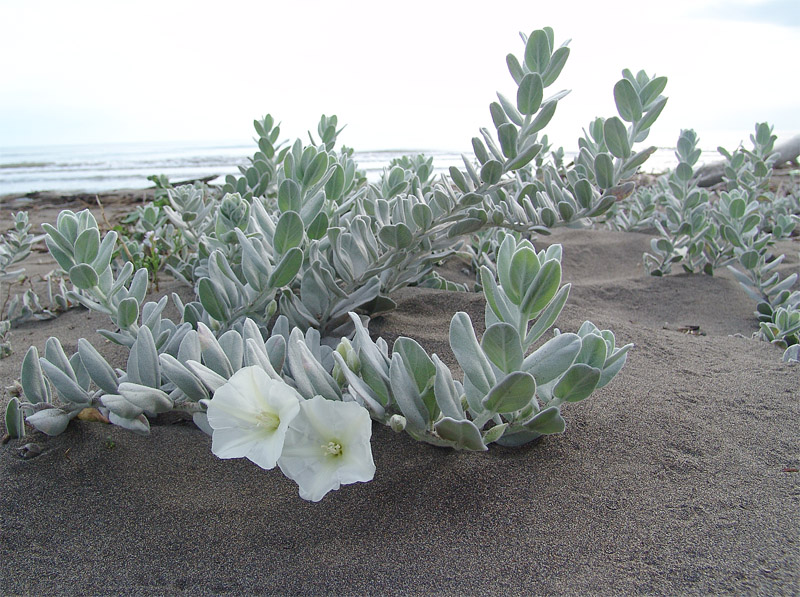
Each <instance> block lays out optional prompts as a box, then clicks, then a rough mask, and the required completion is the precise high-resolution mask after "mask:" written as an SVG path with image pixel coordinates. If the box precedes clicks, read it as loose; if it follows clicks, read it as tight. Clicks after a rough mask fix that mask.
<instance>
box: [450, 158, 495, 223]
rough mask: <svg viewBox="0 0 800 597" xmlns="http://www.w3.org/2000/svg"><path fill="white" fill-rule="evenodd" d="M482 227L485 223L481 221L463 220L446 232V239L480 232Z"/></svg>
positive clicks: (475, 219)
mask: <svg viewBox="0 0 800 597" xmlns="http://www.w3.org/2000/svg"><path fill="white" fill-rule="evenodd" d="M487 163H488V162H487ZM484 225H485V222H484V221H483V220H479V219H478V218H464V219H463V220H459V221H458V222H456V223H455V224H454V225H453V226H451V227H450V229H449V230H448V231H447V237H448V238H456V237H457V236H463V235H465V234H470V233H472V232H476V231H478V230H480V229H481V228H483V226H484Z"/></svg>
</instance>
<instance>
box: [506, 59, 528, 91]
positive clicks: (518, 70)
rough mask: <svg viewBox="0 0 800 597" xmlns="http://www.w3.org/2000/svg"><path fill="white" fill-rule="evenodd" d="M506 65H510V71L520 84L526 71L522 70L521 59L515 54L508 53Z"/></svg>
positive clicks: (515, 80)
mask: <svg viewBox="0 0 800 597" xmlns="http://www.w3.org/2000/svg"><path fill="white" fill-rule="evenodd" d="M506 65H507V66H508V72H510V73H511V77H512V78H513V79H514V82H515V83H516V84H517V85H519V82H520V81H522V77H523V76H525V71H523V70H522V65H520V63H519V60H517V57H516V56H514V54H508V55H506Z"/></svg>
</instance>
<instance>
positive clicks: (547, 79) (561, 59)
mask: <svg viewBox="0 0 800 597" xmlns="http://www.w3.org/2000/svg"><path fill="white" fill-rule="evenodd" d="M569 51H570V50H569V48H568V47H566V45H562V46H561V47H560V48H558V49H557V50H556V51H555V52H553V55H552V56H551V57H550V63H549V64H548V65H547V68H546V69H545V71H544V72H543V73H542V81H543V83H544V86H545V87H549V86H550V85H552V84H553V83H555V82H556V79H557V78H558V76H559V75H560V74H561V70H562V69H563V68H564V65H565V64H566V63H567V58H569Z"/></svg>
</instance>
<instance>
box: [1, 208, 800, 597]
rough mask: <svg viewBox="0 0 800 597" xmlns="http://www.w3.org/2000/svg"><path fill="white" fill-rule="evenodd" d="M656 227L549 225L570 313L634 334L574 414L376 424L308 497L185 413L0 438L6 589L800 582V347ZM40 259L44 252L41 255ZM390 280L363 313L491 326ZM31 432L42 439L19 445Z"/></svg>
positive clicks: (778, 586)
mask: <svg viewBox="0 0 800 597" xmlns="http://www.w3.org/2000/svg"><path fill="white" fill-rule="evenodd" d="M61 207H64V206H63V205H52V206H49V207H46V208H45V207H42V208H40V209H38V210H37V213H36V218H37V220H40V221H54V220H55V217H56V215H57V213H58V209H60V208H61ZM69 207H70V208H72V209H80V208H81V206H80V205H70V206H69ZM17 209H18V208H17ZM121 209H122V211H124V208H121ZM128 209H129V208H128ZM32 217H33V216H32ZM649 238H650V237H649V236H648V235H645V234H634V233H618V232H609V231H603V230H559V231H556V232H555V233H554V234H553V236H552V237H549V238H540V239H538V240H536V241H535V244H536V246H537V248H540V247H544V246H545V245H547V244H550V243H552V242H560V243H562V245H563V248H564V259H563V269H564V279H565V281H569V282H571V283H572V284H573V287H572V291H571V294H570V299H569V301H568V303H567V306H566V308H565V309H564V312H563V313H562V315H561V317H560V319H559V321H558V322H557V324H556V325H557V327H559V328H560V329H561V330H563V331H575V330H577V328H578V327H579V326H580V324H581V323H582V322H583V321H584V320H586V319H589V320H591V321H593V322H594V323H595V324H597V325H598V326H600V327H601V328H608V329H611V330H613V331H614V333H615V334H616V336H617V341H618V343H619V344H622V343H626V342H634V343H635V344H636V347H635V348H634V349H633V350H632V351H631V352H630V356H629V359H628V362H627V364H626V366H625V368H624V369H623V370H622V372H621V373H620V374H619V375H618V376H617V378H615V379H614V380H613V381H612V382H611V383H610V384H609V385H608V386H607V387H605V388H604V389H602V390H601V391H599V392H597V393H595V394H594V395H593V396H591V397H590V398H589V399H587V400H586V401H584V402H582V403H579V404H574V405H572V404H570V405H568V406H567V407H566V408H565V409H564V416H565V418H566V420H567V430H566V433H564V434H563V435H558V436H549V437H546V438H544V439H543V440H542V441H540V442H538V443H535V444H534V445H529V446H527V447H523V448H521V449H511V448H502V447H498V446H494V447H492V448H491V449H490V450H489V451H488V452H485V453H480V454H476V453H459V452H455V451H452V450H445V449H440V448H435V447H431V446H429V445H426V444H419V443H417V442H415V441H413V440H412V439H411V438H409V437H408V436H406V435H403V434H399V435H398V434H395V433H393V432H392V431H390V430H389V429H388V428H384V427H381V426H378V425H374V428H373V439H372V449H373V453H374V458H375V464H376V466H377V472H376V474H375V479H374V481H372V482H370V483H366V484H355V485H348V486H345V487H343V488H342V489H341V490H339V491H335V492H332V493H330V494H328V496H326V497H325V499H324V500H322V501H321V502H320V503H317V504H313V503H308V502H305V501H303V500H302V499H300V498H299V497H298V495H297V486H296V485H295V484H294V483H293V482H291V481H290V480H288V479H286V478H285V477H283V476H282V475H281V474H280V472H278V471H277V470H275V471H263V470H261V469H259V468H258V467H256V466H255V465H253V464H252V463H250V462H249V461H246V460H235V461H232V460H226V461H224V460H219V459H217V458H216V457H215V456H214V455H213V454H212V453H211V451H210V445H211V440H210V438H209V437H207V436H206V435H204V434H203V433H202V432H201V431H200V430H198V429H197V428H196V427H195V426H194V425H193V424H192V423H191V421H187V420H185V419H183V418H182V417H180V416H177V415H172V416H161V417H159V418H158V419H156V420H155V421H154V422H153V426H152V432H151V434H150V436H149V437H140V436H137V435H134V434H132V433H130V432H128V431H125V430H124V429H120V428H118V427H112V426H108V425H104V424H102V423H86V422H73V423H71V424H70V426H69V428H68V430H67V431H66V432H65V433H64V434H63V435H61V436H58V437H55V438H47V437H45V436H43V435H41V434H39V433H35V432H30V433H29V435H28V437H27V438H26V439H25V440H19V441H18V440H12V441H10V442H8V443H7V444H5V445H3V446H2V447H0V593H2V594H3V595H43V594H57V595H60V594H80V595H226V594H229V595H249V594H303V595H319V594H331V595H351V594H374V595H386V594H397V595H432V594H434V595H438V594H443V595H492V596H495V595H545V594H555V595H562V594H566V595H569V594H571V595H595V594H597V595H621V594H626V595H627V594H635V595H641V594H657V595H680V594H733V595H747V594H754V595H755V594H758V595H795V594H798V593H800V532H799V529H800V473H797V472H793V471H796V470H797V468H798V467H799V466H800V445H799V444H798V437H799V436H798V420H799V419H798V415H799V414H800V400H798V380H800V368H798V366H797V365H792V364H785V363H783V362H781V354H782V351H781V350H780V349H779V348H777V347H775V346H771V345H769V344H767V343H765V342H761V341H757V340H754V339H751V335H752V332H753V331H754V330H755V329H756V320H755V318H754V316H753V310H754V308H755V305H754V303H753V301H752V300H751V299H750V298H749V297H748V296H747V295H746V294H745V292H744V290H743V289H741V288H740V287H739V285H738V284H737V283H736V282H735V281H734V280H733V279H732V278H731V277H730V276H729V275H727V274H726V273H723V272H720V274H719V275H718V276H714V277H708V276H704V275H695V276H690V275H685V274H680V275H672V276H669V277H666V278H651V277H649V276H647V275H645V272H644V269H643V267H642V264H641V256H642V252H643V251H644V250H646V249H647V247H648V245H649ZM780 249H781V250H783V251H784V252H786V253H787V260H786V263H785V265H784V266H783V267H784V275H785V274H786V273H787V272H789V271H796V270H797V267H798V259H797V249H798V246H797V244H796V243H791V242H787V243H784V244H783V245H781V247H780ZM47 258H48V256H47V255H46V254H37V255H35V256H34V257H33V258H32V259H33V260H39V261H42V263H40V264H38V267H40V268H42V269H46V268H47ZM174 288H175V287H174V285H170V284H166V285H165V286H164V287H162V291H163V290H170V289H174ZM395 299H396V300H397V302H398V309H397V311H395V312H392V313H390V314H388V315H386V316H383V317H380V318H377V319H376V320H374V321H373V322H372V324H371V326H370V328H371V331H372V332H373V333H374V334H376V335H382V336H383V337H384V338H385V339H386V340H387V341H389V342H390V344H391V342H392V341H393V340H394V339H395V338H396V337H397V336H399V335H405V336H410V337H412V338H415V339H417V340H418V341H419V342H420V343H421V344H422V345H423V346H424V347H425V348H426V349H428V350H429V351H434V352H436V353H438V354H439V355H440V357H442V359H443V360H444V361H445V362H446V363H448V364H449V365H451V366H453V367H454V370H457V365H456V364H455V361H454V359H453V356H452V354H451V353H450V350H449V345H448V342H447V334H448V327H449V322H450V318H451V316H452V315H453V313H455V312H456V311H459V310H462V311H466V312H468V313H469V314H470V316H471V317H472V319H473V321H474V322H475V323H476V326H477V327H478V329H479V332H480V331H482V329H483V307H484V304H483V299H482V296H481V295H478V294H470V293H448V292H443V291H433V290H426V289H405V290H403V291H401V292H399V293H397V295H396V296H395ZM107 325H108V321H107V318H106V317H105V316H102V315H98V314H94V313H89V312H87V311H84V310H72V311H69V312H67V313H65V314H63V315H62V316H60V317H59V318H57V319H55V320H52V321H47V322H42V323H31V324H25V325H23V326H22V327H20V328H18V329H15V330H14V331H13V338H12V344H13V347H14V349H15V353H14V354H13V355H12V356H11V357H9V358H7V359H4V360H2V361H0V383H2V387H6V386H9V385H11V384H12V383H13V381H14V379H15V378H16V377H18V375H19V367H20V362H21V359H22V357H23V356H24V353H25V351H26V350H27V348H28V346H30V345H36V346H37V347H39V348H40V349H41V348H42V347H43V346H44V342H45V340H46V339H47V338H48V337H49V336H53V335H54V336H58V337H59V338H60V340H61V341H62V343H63V344H64V346H65V348H66V350H67V352H68V353H69V354H71V352H72V351H74V350H75V345H76V342H77V339H78V338H80V337H86V338H88V339H90V340H92V342H93V343H94V344H95V345H96V346H98V347H99V348H100V349H101V351H102V352H103V353H104V354H105V355H107V356H108V358H109V359H113V358H117V359H118V360H117V362H116V364H117V365H121V364H122V362H121V361H119V358H120V357H121V356H122V354H123V353H122V352H121V351H120V350H119V349H116V350H115V347H114V346H112V345H109V344H107V343H105V342H103V341H102V339H101V338H100V337H99V336H98V335H97V334H96V333H95V330H96V329H97V328H98V327H105V326H107ZM686 325H694V326H699V330H700V332H702V333H704V334H705V335H689V334H686V333H683V332H681V331H679V328H681V326H686ZM6 400H7V394H6V395H5V397H4V398H3V400H2V403H3V406H4V404H5V401H6ZM26 442H35V443H37V444H39V445H40V446H41V447H42V449H43V453H42V454H41V455H40V456H38V457H36V458H33V459H29V460H25V459H22V458H20V456H19V454H18V448H19V447H20V446H21V445H22V444H23V443H26Z"/></svg>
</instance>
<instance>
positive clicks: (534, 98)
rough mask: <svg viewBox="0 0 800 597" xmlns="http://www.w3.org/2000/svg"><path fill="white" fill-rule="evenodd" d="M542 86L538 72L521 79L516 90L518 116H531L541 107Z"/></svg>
mask: <svg viewBox="0 0 800 597" xmlns="http://www.w3.org/2000/svg"><path fill="white" fill-rule="evenodd" d="M543 97H544V85H543V84H542V77H541V75H540V74H539V73H538V72H533V73H528V74H526V75H525V76H524V77H523V78H522V81H521V82H520V84H519V88H518V89H517V110H519V112H520V114H523V115H525V116H531V115H533V114H535V113H536V112H537V111H538V110H539V107H540V106H541V105H542V98H543Z"/></svg>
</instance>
